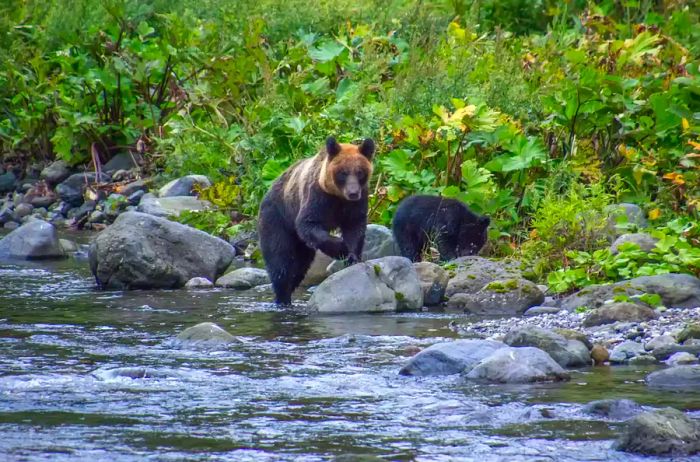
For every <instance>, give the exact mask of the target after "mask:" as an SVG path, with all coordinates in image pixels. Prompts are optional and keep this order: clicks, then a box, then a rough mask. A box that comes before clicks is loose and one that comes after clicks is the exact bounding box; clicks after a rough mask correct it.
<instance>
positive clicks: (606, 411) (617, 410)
mask: <svg viewBox="0 0 700 462" xmlns="http://www.w3.org/2000/svg"><path fill="white" fill-rule="evenodd" d="M583 412H585V413H586V414H591V415H597V416H601V417H605V418H607V419H613V420H625V419H629V418H630V417H634V416H635V415H637V414H639V413H640V412H642V406H640V405H639V404H637V403H635V402H634V401H632V400H631V399H601V400H597V401H591V402H590V403H588V404H586V405H585V406H584V407H583Z"/></svg>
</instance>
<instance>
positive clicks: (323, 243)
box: [258, 137, 374, 305]
mask: <svg viewBox="0 0 700 462" xmlns="http://www.w3.org/2000/svg"><path fill="white" fill-rule="evenodd" d="M373 155H374V141H372V140H371V139H369V138H368V139H366V140H364V141H363V142H362V144H361V145H359V146H356V145H354V144H345V143H338V142H337V141H336V140H335V139H334V138H332V137H331V138H328V139H327V140H326V146H325V149H322V150H321V151H320V152H319V153H318V154H316V156H314V157H311V158H308V159H303V160H301V161H299V162H297V163H295V164H294V165H292V166H291V167H289V169H287V170H286V171H285V172H284V173H283V174H282V175H281V176H280V177H279V178H278V179H277V180H276V181H275V182H274V184H273V185H272V187H271V188H270V190H269V191H268V193H267V194H266V195H265V198H264V199H263V201H262V203H261V205H260V213H259V218H258V235H259V237H260V249H261V250H262V255H263V259H264V260H265V266H266V267H267V272H268V274H269V275H270V280H271V281H272V288H273V289H274V291H275V303H277V304H282V305H289V304H291V302H292V292H293V291H294V289H296V288H297V287H298V286H299V284H300V283H301V281H302V280H303V279H304V276H305V275H306V271H307V270H308V269H309V266H310V265H311V261H312V260H313V258H314V255H315V253H316V250H317V249H318V250H320V251H321V252H323V253H325V254H326V255H328V256H329V257H331V258H334V259H337V260H341V259H347V261H348V263H349V264H354V263H356V262H358V261H360V256H361V255H362V247H363V245H364V241H365V230H366V228H367V199H368V188H367V184H368V182H369V178H370V175H371V174H372V162H371V161H372V156H373ZM336 229H340V232H341V235H342V238H339V237H334V236H331V234H330V232H331V231H333V230H336Z"/></svg>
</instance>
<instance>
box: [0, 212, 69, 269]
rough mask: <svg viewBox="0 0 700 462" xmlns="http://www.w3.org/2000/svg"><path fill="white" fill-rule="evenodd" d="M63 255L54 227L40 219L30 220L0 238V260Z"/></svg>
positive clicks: (32, 258) (45, 257) (61, 256)
mask: <svg viewBox="0 0 700 462" xmlns="http://www.w3.org/2000/svg"><path fill="white" fill-rule="evenodd" d="M65 256H66V254H65V252H64V251H63V247H61V243H60V241H59V239H58V235H57V234H56V228H55V227H54V226H53V225H52V224H51V223H47V222H45V221H42V220H31V221H29V222H27V223H26V224H24V225H22V226H20V227H19V228H17V229H15V230H14V231H12V232H11V233H10V234H8V235H7V236H5V237H4V238H2V239H0V260H2V259H8V258H14V259H23V260H39V259H49V258H63V257H65Z"/></svg>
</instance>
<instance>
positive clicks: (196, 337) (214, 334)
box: [177, 322, 236, 344]
mask: <svg viewBox="0 0 700 462" xmlns="http://www.w3.org/2000/svg"><path fill="white" fill-rule="evenodd" d="M177 339H178V340H180V341H181V342H185V343H188V344H221V343H232V342H235V341H236V337H234V336H233V335H231V334H229V333H228V332H226V331H225V330H224V329H222V328H221V327H219V326H217V325H216V324H214V323H213V322H202V323H199V324H197V325H195V326H192V327H188V328H187V329H185V330H183V331H182V332H180V333H179V334H178V336H177Z"/></svg>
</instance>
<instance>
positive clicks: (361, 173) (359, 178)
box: [357, 170, 367, 183]
mask: <svg viewBox="0 0 700 462" xmlns="http://www.w3.org/2000/svg"><path fill="white" fill-rule="evenodd" d="M365 180H367V175H366V174H365V172H364V171H362V170H360V171H359V172H357V181H359V182H360V183H364V182H365Z"/></svg>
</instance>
